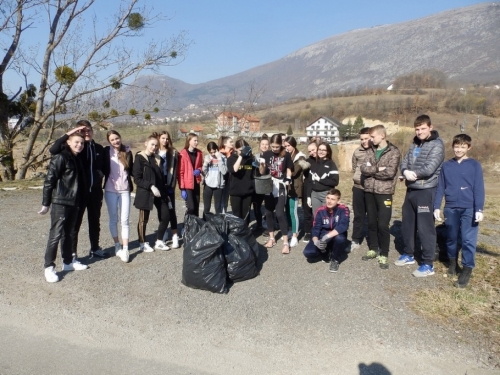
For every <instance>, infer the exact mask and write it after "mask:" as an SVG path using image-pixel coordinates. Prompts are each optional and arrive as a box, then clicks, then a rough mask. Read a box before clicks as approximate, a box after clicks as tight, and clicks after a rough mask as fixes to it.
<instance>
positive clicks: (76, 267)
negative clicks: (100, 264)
mask: <svg viewBox="0 0 500 375" xmlns="http://www.w3.org/2000/svg"><path fill="white" fill-rule="evenodd" d="M87 268H89V267H88V266H87V265H85V264H82V263H80V262H79V261H77V260H76V259H73V261H72V262H71V263H70V264H65V263H63V265H62V270H63V271H81V270H86V269H87Z"/></svg>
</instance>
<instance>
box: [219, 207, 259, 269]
mask: <svg viewBox="0 0 500 375" xmlns="http://www.w3.org/2000/svg"><path fill="white" fill-rule="evenodd" d="M224 220H225V222H226V226H227V231H228V234H233V235H235V236H236V237H239V238H240V239H243V240H244V241H245V242H246V243H247V244H248V245H249V246H250V248H251V249H252V251H253V253H254V255H255V259H257V258H258V257H259V244H258V243H257V240H256V239H255V237H254V235H253V233H252V230H251V229H250V228H249V227H248V225H247V223H246V222H245V220H243V219H240V218H239V217H237V216H234V215H225V217H224Z"/></svg>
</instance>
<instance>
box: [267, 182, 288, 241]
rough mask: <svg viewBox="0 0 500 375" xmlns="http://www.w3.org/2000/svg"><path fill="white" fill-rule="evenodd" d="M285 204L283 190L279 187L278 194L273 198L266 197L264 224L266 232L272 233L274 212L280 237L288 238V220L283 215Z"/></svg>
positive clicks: (272, 196)
mask: <svg viewBox="0 0 500 375" xmlns="http://www.w3.org/2000/svg"><path fill="white" fill-rule="evenodd" d="M285 204H286V197H285V193H284V188H282V187H280V194H279V196H278V197H275V196H274V195H272V194H269V195H266V199H265V206H266V222H267V230H268V231H269V232H273V231H274V215H273V212H276V218H277V219H278V223H279V226H280V231H281V235H282V236H288V220H287V219H286V215H285Z"/></svg>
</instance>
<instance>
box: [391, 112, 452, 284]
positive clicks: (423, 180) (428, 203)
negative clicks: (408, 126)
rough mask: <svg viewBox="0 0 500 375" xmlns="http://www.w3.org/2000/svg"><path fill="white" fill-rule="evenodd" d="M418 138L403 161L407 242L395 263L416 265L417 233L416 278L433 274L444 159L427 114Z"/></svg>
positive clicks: (418, 126)
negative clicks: (436, 213) (417, 260)
mask: <svg viewBox="0 0 500 375" xmlns="http://www.w3.org/2000/svg"><path fill="white" fill-rule="evenodd" d="M413 126H414V128H415V138H413V143H412V144H411V146H410V149H409V150H408V152H407V153H406V155H405V157H404V158H403V161H402V162H401V172H402V173H403V175H404V178H405V179H406V188H407V189H406V195H405V200H404V203H403V223H402V226H401V230H402V233H403V240H404V243H405V249H404V252H405V253H404V254H403V255H401V256H400V257H399V259H398V260H397V261H396V262H394V264H395V265H396V266H405V265H407V264H414V263H415V259H414V257H413V256H414V252H415V238H416V236H417V233H418V238H419V239H420V244H421V245H422V262H421V265H420V267H419V268H418V269H417V270H415V271H414V272H413V276H415V277H426V276H430V275H434V256H435V252H436V227H435V226H434V215H433V211H432V210H433V207H434V196H435V195H436V186H437V184H438V178H439V171H440V170H441V165H442V164H443V160H444V144H443V141H442V140H441V138H439V134H438V132H437V131H435V130H433V127H432V123H431V119H430V117H429V116H427V115H421V116H418V117H417V118H416V119H415V122H414V124H413Z"/></svg>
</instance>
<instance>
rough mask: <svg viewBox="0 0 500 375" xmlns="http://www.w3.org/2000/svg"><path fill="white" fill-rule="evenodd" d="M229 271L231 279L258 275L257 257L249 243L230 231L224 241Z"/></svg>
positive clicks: (242, 279) (245, 278) (240, 279)
mask: <svg viewBox="0 0 500 375" xmlns="http://www.w3.org/2000/svg"><path fill="white" fill-rule="evenodd" d="M224 256H225V257H226V262H227V273H228V276H229V278H230V279H231V281H233V282H238V281H244V280H249V279H252V278H254V277H255V276H257V275H258V273H259V271H258V269H257V258H256V256H255V254H254V252H253V251H252V249H251V248H250V246H249V245H248V243H247V242H246V241H245V240H243V239H241V238H239V237H237V236H235V235H234V234H232V233H230V234H229V235H228V238H227V241H226V242H225V243H224Z"/></svg>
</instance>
